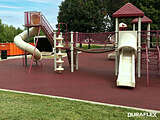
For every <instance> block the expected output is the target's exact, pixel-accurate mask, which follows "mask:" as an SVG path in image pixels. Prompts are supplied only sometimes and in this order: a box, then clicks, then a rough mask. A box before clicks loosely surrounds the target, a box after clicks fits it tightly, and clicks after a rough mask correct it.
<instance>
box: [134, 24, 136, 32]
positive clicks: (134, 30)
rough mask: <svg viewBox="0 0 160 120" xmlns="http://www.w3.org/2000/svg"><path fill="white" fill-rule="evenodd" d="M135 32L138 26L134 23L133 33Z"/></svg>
mask: <svg viewBox="0 0 160 120" xmlns="http://www.w3.org/2000/svg"><path fill="white" fill-rule="evenodd" d="M135 30H136V24H135V23H133V31H135Z"/></svg>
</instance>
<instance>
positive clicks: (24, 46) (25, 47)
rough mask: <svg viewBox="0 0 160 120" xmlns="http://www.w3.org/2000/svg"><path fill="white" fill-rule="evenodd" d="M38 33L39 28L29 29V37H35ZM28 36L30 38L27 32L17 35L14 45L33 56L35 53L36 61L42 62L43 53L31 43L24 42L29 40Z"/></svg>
mask: <svg viewBox="0 0 160 120" xmlns="http://www.w3.org/2000/svg"><path fill="white" fill-rule="evenodd" d="M37 33H38V28H36V27H32V28H30V29H29V37H32V36H35V35H36V34H37ZM27 36H28V34H27V30H25V31H24V32H22V33H20V34H19V35H17V36H16V37H15V38H14V43H15V44H16V46H17V47H18V48H20V49H22V50H25V51H27V52H29V53H30V54H32V55H33V53H34V58H35V59H36V60H40V59H41V58H42V54H41V52H40V51H39V50H38V49H37V48H35V47H34V46H32V45H30V44H29V43H26V42H25V41H24V40H26V39H27Z"/></svg>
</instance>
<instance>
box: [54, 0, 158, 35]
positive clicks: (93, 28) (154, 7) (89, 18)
mask: <svg viewBox="0 0 160 120" xmlns="http://www.w3.org/2000/svg"><path fill="white" fill-rule="evenodd" d="M127 2H131V3H132V4H133V5H135V6H136V7H138V8H139V9H141V10H142V11H143V12H144V13H145V15H146V16H148V17H149V18H151V19H152V20H153V24H152V25H151V29H155V30H157V29H160V24H159V23H160V22H159V16H160V10H159V8H160V0H156V1H155V0H65V1H63V2H62V3H61V5H60V6H59V15H58V17H57V19H58V22H59V23H60V22H63V23H66V24H68V30H69V31H79V32H103V31H113V30H114V29H115V26H114V24H115V20H114V18H112V14H113V13H114V12H115V11H117V10H118V9H119V8H121V7H122V6H123V5H124V4H125V3H127ZM131 20H132V19H122V20H121V22H125V23H126V24H128V25H129V28H131V24H130V22H131ZM62 29H63V31H64V29H65V27H64V26H63V27H62Z"/></svg>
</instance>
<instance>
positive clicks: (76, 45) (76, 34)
mask: <svg viewBox="0 0 160 120" xmlns="http://www.w3.org/2000/svg"><path fill="white" fill-rule="evenodd" d="M78 38H79V36H78V32H76V45H75V46H76V47H78V45H77V41H78ZM76 52H77V51H76ZM78 57H79V56H78V52H77V53H76V70H78V68H79V66H78Z"/></svg>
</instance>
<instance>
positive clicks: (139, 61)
mask: <svg viewBox="0 0 160 120" xmlns="http://www.w3.org/2000/svg"><path fill="white" fill-rule="evenodd" d="M137 65H138V67H137V68H138V70H137V71H138V78H140V77H141V17H139V18H138V64H137Z"/></svg>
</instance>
